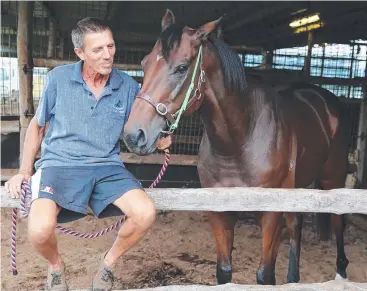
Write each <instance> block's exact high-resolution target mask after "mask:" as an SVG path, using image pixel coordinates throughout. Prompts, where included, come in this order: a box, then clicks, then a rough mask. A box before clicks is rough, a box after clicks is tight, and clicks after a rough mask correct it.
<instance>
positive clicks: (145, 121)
mask: <svg viewBox="0 0 367 291" xmlns="http://www.w3.org/2000/svg"><path fill="white" fill-rule="evenodd" d="M219 22H220V19H219V20H217V21H213V22H209V23H207V24H205V25H203V26H201V27H200V28H199V29H192V28H189V27H187V26H185V27H184V26H179V25H177V24H176V23H175V18H174V15H173V13H172V12H171V11H170V10H167V12H166V14H165V15H164V16H163V18H162V22H161V24H162V31H161V35H160V37H159V39H158V40H157V42H156V44H155V46H154V48H153V50H152V51H151V52H150V53H149V54H148V55H147V56H145V57H144V59H143V60H142V62H141V64H142V67H143V70H144V79H143V84H142V88H141V91H140V92H139V94H138V96H137V97H136V100H135V102H134V104H133V107H132V109H131V113H130V116H129V119H128V121H127V123H126V125H125V127H124V133H123V139H124V141H125V144H126V145H127V147H128V148H129V150H130V151H132V152H135V153H137V154H140V155H145V154H149V153H152V152H153V151H155V149H156V143H157V140H158V139H159V138H160V137H161V135H162V133H164V132H165V131H166V130H168V131H173V130H174V129H175V128H176V126H177V125H178V121H179V120H180V117H181V115H182V114H184V113H185V114H190V113H192V112H194V111H195V110H196V109H197V108H198V107H199V106H200V104H201V102H202V100H203V97H204V96H203V94H202V89H203V83H204V82H205V71H204V63H203V55H202V44H203V42H205V40H206V39H207V37H208V35H209V34H210V33H211V32H213V31H214V30H215V28H216V27H217V24H218V23H219Z"/></svg>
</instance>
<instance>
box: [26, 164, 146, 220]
mask: <svg viewBox="0 0 367 291" xmlns="http://www.w3.org/2000/svg"><path fill="white" fill-rule="evenodd" d="M31 187H32V201H33V200H35V199H37V198H47V199H51V200H53V201H55V203H56V204H57V205H59V206H60V207H61V208H63V210H62V211H61V212H60V215H59V217H58V222H68V221H72V220H75V219H78V218H81V217H83V216H85V215H86V214H87V212H88V206H89V207H90V208H91V209H92V211H93V213H94V215H95V216H97V217H99V218H101V217H107V216H116V215H121V214H122V212H121V211H120V210H119V209H118V208H117V207H116V206H114V205H113V204H111V203H112V202H114V201H116V200H117V199H118V198H120V197H121V196H122V195H124V194H125V193H126V192H128V191H130V190H134V189H143V187H142V185H141V183H140V182H139V181H138V180H137V179H136V178H135V177H134V176H133V175H132V174H131V173H130V172H129V171H128V170H127V169H126V168H125V167H121V166H117V165H116V166H81V167H48V168H43V169H39V170H38V171H37V172H36V173H35V174H34V175H33V176H32V179H31Z"/></svg>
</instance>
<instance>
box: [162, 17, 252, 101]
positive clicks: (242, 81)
mask: <svg viewBox="0 0 367 291" xmlns="http://www.w3.org/2000/svg"><path fill="white" fill-rule="evenodd" d="M183 28H184V26H183V25H180V24H172V25H170V26H169V27H167V28H166V29H165V30H164V31H163V32H162V33H161V35H160V37H159V40H160V42H161V44H162V53H163V56H164V58H166V59H167V58H168V55H169V52H170V51H171V50H172V49H173V48H174V46H175V44H176V42H177V45H180V42H181V36H182V31H183ZM209 42H210V43H211V44H212V46H213V47H214V48H215V49H216V51H217V53H218V56H219V59H220V63H221V67H222V70H223V75H224V83H225V86H226V87H227V88H228V89H230V90H232V91H233V92H234V93H235V94H241V93H243V92H244V91H245V88H246V86H247V84H246V76H245V70H244V66H243V64H242V62H241V60H240V58H239V56H238V55H237V54H236V53H235V52H234V51H233V50H232V49H231V48H230V47H229V46H228V45H227V44H226V43H225V42H223V41H222V40H221V39H219V38H217V37H215V36H214V35H211V36H210V37H209Z"/></svg>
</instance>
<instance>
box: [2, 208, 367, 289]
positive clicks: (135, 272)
mask: <svg viewBox="0 0 367 291" xmlns="http://www.w3.org/2000/svg"><path fill="white" fill-rule="evenodd" d="M10 214H11V212H10V210H6V211H2V214H1V235H2V238H1V290H3V291H8V290H14V291H15V290H37V289H42V288H43V284H44V280H45V276H46V268H47V265H46V263H45V261H44V260H43V259H42V258H41V257H40V256H39V255H37V254H36V253H35V251H33V249H32V248H31V247H30V244H29V243H28V241H27V237H26V223H25V221H21V222H20V223H19V224H18V225H19V226H18V239H17V242H18V251H17V264H18V271H19V274H18V276H13V275H12V273H11V271H10V264H9V242H10V225H11V223H10V222H11V221H10ZM114 221H115V219H112V218H109V219H104V220H100V221H97V220H96V219H94V218H93V217H88V218H85V219H83V220H79V221H76V222H73V223H70V224H69V225H68V226H69V227H71V228H72V229H74V230H76V231H84V232H95V231H98V230H100V229H101V228H103V227H107V226H109V225H110V224H112V223H113V222H114ZM353 222H354V224H349V225H348V228H347V231H346V242H345V244H346V253H347V256H348V259H349V260H350V265H349V267H348V275H349V279H350V280H352V281H355V282H367V220H364V219H358V220H355V219H354V218H353ZM63 225H64V226H66V225H65V224H63ZM283 234H284V235H283V240H282V244H281V246H280V250H279V255H278V260H277V266H276V275H277V284H283V283H286V273H287V268H288V247H289V245H288V239H287V233H286V231H285V230H284V233H283ZM57 235H58V238H59V247H60V249H61V252H62V255H63V256H64V260H65V262H66V264H67V276H68V282H69V286H70V287H71V289H77V288H88V287H89V285H90V281H91V279H92V277H93V276H94V273H95V271H96V268H97V265H98V262H97V257H98V254H99V253H101V252H102V251H104V250H106V249H107V248H108V247H109V246H110V245H111V244H112V242H113V241H114V238H115V235H116V232H112V233H110V234H107V235H105V236H103V237H100V238H97V239H92V240H88V239H78V238H74V237H71V236H68V235H64V234H60V233H59V232H58V231H57ZM234 246H235V250H234V252H233V270H234V271H233V282H234V283H238V284H255V272H256V269H257V267H258V264H259V259H260V246H261V233H260V230H259V228H258V227H257V226H256V225H253V224H252V223H250V222H249V221H246V222H244V221H241V222H239V223H238V224H237V226H236V233H235V244H234ZM335 258H336V246H335V242H334V240H333V241H332V242H329V243H323V244H321V243H319V242H318V240H317V237H316V235H315V234H314V232H312V230H311V227H310V226H306V227H304V231H303V245H302V253H301V282H308V283H312V282H323V281H328V280H331V279H333V278H334V276H335ZM215 268H216V254H215V245H214V239H213V238H212V235H211V232H210V229H209V224H208V223H207V222H206V219H205V216H203V214H202V213H196V212H190V213H189V212H167V213H161V214H160V215H159V217H158V219H157V222H156V223H155V225H154V227H153V229H152V230H151V231H150V232H149V234H148V235H147V236H146V237H145V238H144V240H143V241H142V242H141V243H140V244H139V245H138V246H137V247H136V248H135V249H133V250H131V251H130V252H128V253H127V254H126V255H125V257H124V258H123V259H122V260H121V261H120V263H119V265H118V267H117V271H116V277H117V279H116V282H115V288H116V289H125V288H143V287H155V286H161V285H169V284H181V285H182V284H209V285H214V284H216V279H215Z"/></svg>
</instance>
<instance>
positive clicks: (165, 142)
mask: <svg viewBox="0 0 367 291" xmlns="http://www.w3.org/2000/svg"><path fill="white" fill-rule="evenodd" d="M171 144H172V137H171V135H168V136H167V137H162V138H160V139H159V140H158V142H157V148H158V149H159V150H165V149H168V148H169V147H170V146H171Z"/></svg>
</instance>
